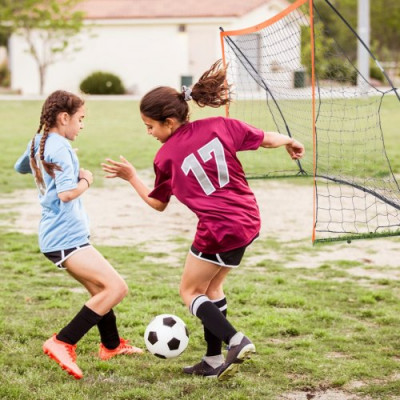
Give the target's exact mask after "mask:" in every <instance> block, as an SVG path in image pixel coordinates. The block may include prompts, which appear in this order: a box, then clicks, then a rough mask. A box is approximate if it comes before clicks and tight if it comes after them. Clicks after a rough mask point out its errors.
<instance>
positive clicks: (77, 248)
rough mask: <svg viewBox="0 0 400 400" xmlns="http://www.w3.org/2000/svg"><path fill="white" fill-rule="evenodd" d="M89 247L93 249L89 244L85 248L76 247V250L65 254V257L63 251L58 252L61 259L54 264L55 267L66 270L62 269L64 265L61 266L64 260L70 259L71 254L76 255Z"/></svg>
mask: <svg viewBox="0 0 400 400" xmlns="http://www.w3.org/2000/svg"><path fill="white" fill-rule="evenodd" d="M89 247H93V246H92V245H91V244H87V245H85V246H76V249H75V250H74V251H72V252H71V253H69V254H67V255H66V256H65V255H64V252H65V250H60V251H61V257H62V258H61V260H60V261H58V262H56V263H55V265H56V267H57V268H59V269H67V268H65V267H64V265H62V264H63V262H64V261H65V260H68V258H70V257H71V256H72V255H73V254H75V253H77V252H78V251H81V250H84V249H86V248H89Z"/></svg>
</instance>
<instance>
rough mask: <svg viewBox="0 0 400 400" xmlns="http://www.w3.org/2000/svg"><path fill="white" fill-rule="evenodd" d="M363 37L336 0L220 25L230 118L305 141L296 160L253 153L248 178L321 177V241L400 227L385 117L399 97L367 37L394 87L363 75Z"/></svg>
mask: <svg viewBox="0 0 400 400" xmlns="http://www.w3.org/2000/svg"><path fill="white" fill-rule="evenodd" d="M327 16H328V19H329V21H328V22H329V23H328V22H327V21H326V19H327ZM338 27H340V28H342V29H337V28H338ZM343 31H344V32H346V34H345V35H343ZM358 41H361V39H360V38H359V36H358V35H357V33H356V32H355V30H354V29H353V28H352V27H351V26H350V25H349V24H348V22H347V21H346V20H345V19H344V18H343V16H342V15H341V14H340V13H339V12H338V10H336V9H335V7H334V6H333V5H332V4H331V3H330V2H329V1H328V0H320V1H318V2H317V1H313V0H297V1H296V2H295V3H293V4H292V5H290V6H289V7H288V8H287V9H285V10H284V11H282V12H281V13H279V14H278V15H276V16H275V17H273V18H271V19H269V20H267V21H265V22H262V23H260V24H258V25H256V26H253V27H249V28H247V29H242V30H235V31H224V30H223V28H221V45H222V52H223V59H224V63H225V65H228V82H229V83H230V84H232V96H233V102H232V103H231V105H230V106H229V109H227V115H229V116H231V117H233V118H238V119H242V120H244V121H246V122H248V123H250V124H252V125H255V126H257V127H260V128H262V129H264V130H267V131H268V130H270V131H277V132H280V133H282V134H286V135H289V136H291V137H294V138H296V139H298V140H299V141H301V142H302V143H303V144H304V145H305V147H306V155H305V157H304V158H303V159H301V160H298V161H296V162H294V161H292V160H290V158H289V157H279V159H278V160H275V161H274V160H272V161H271V162H270V160H269V158H270V157H268V159H266V157H265V156H264V157H262V154H261V153H262V152H261V153H260V152H257V153H258V154H256V155H255V154H254V153H252V152H250V153H247V154H246V155H245V157H259V159H260V163H259V166H258V167H256V168H255V170H254V171H249V172H250V173H249V177H275V176H294V175H297V176H309V177H310V178H312V179H313V182H314V216H313V233H312V240H313V242H315V241H332V240H350V239H353V238H354V239H355V238H370V237H376V236H392V235H398V234H400V189H399V184H398V182H397V181H396V177H395V176H394V174H393V171H392V168H391V165H390V161H389V158H388V156H387V152H386V148H385V142H384V136H383V129H382V126H383V125H384V124H383V121H382V115H381V107H382V104H383V103H384V102H385V101H390V102H395V103H396V107H397V106H399V109H398V111H397V112H400V97H399V94H398V92H397V90H396V89H395V88H394V86H393V84H392V82H391V80H390V79H389V77H388V76H387V74H386V73H385V71H384V69H383V68H382V67H381V65H380V64H379V62H378V61H377V60H376V58H375V57H374V55H373V54H372V53H371V51H370V50H369V49H368V48H367V47H366V46H365V44H364V43H363V42H362V41H361V43H362V44H363V45H364V47H365V49H366V51H368V53H369V55H370V58H371V65H373V66H374V68H377V69H378V70H379V71H378V72H380V73H381V74H382V78H383V79H384V81H385V84H384V86H385V89H382V88H381V85H379V86H376V85H374V84H373V83H371V82H370V81H369V80H368V79H367V78H365V77H364V76H362V75H361V74H360V72H359V70H358V68H357V54H356V50H355V51H354V49H356V48H357V43H358ZM261 157H262V158H261ZM244 161H245V160H244ZM253 164H254V163H253ZM310 201H311V199H310Z"/></svg>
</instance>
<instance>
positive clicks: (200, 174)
mask: <svg viewBox="0 0 400 400" xmlns="http://www.w3.org/2000/svg"><path fill="white" fill-rule="evenodd" d="M197 152H198V153H199V155H200V157H201V159H202V160H203V161H204V162H207V161H210V160H211V158H212V154H211V153H214V157H215V162H216V164H217V171H218V182H219V186H220V187H224V186H225V185H226V184H227V183H228V182H229V172H228V166H227V165H226V161H225V153H224V148H223V146H222V144H221V142H220V141H219V139H218V138H215V139H213V140H211V141H210V142H208V143H207V144H206V145H204V146H203V147H201V148H200V149H199V150H198V151H197ZM181 168H182V171H183V172H184V173H185V175H188V174H189V172H190V171H192V172H193V174H194V176H195V177H196V179H197V181H198V182H199V184H200V186H201V188H202V189H203V190H204V193H205V194H206V195H207V196H208V195H210V194H211V193H213V192H215V190H216V189H215V187H214V185H213V184H212V183H211V181H210V178H209V177H208V176H207V174H206V173H205V171H204V169H203V167H202V166H201V165H200V163H199V161H198V160H197V158H196V157H195V155H194V154H193V153H191V154H189V155H188V156H187V157H186V158H185V159H184V160H183V163H182V166H181Z"/></svg>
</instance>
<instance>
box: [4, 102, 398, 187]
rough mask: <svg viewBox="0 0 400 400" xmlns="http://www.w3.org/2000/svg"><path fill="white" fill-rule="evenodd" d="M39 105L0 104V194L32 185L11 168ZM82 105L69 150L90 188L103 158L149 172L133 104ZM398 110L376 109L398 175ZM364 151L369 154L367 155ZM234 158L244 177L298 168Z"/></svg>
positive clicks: (276, 159) (380, 168)
mask: <svg viewBox="0 0 400 400" xmlns="http://www.w3.org/2000/svg"><path fill="white" fill-rule="evenodd" d="M41 105H42V102H41V101H20V100H15V101H0V120H1V121H2V131H1V133H0V136H1V143H2V147H3V149H7V151H4V152H3V155H2V157H1V158H0V176H1V178H0V190H1V191H2V192H10V191H12V190H14V189H21V188H26V187H29V186H30V185H31V182H32V179H31V177H29V176H19V177H17V176H16V175H15V173H14V172H13V170H12V168H13V165H14V163H15V161H16V159H17V158H18V157H19V155H20V154H21V153H22V152H23V151H24V149H25V146H26V145H27V143H28V141H29V140H30V139H31V137H33V135H34V133H35V131H36V129H37V127H38V120H39V115H40V110H41ZM235 106H236V104H234V105H233V107H235ZM289 106H290V105H289ZM86 107H87V116H86V120H85V129H84V130H83V131H82V132H81V133H80V135H79V137H78V139H77V140H76V141H75V142H74V143H73V146H74V147H77V148H79V152H78V155H79V159H80V162H81V166H82V167H83V168H87V169H90V170H92V171H93V172H94V173H95V178H96V179H95V185H97V186H101V184H102V181H103V180H102V179H98V178H99V176H102V175H103V173H102V172H101V168H100V163H101V162H102V161H104V159H105V158H106V157H112V158H118V157H119V156H120V155H121V154H123V155H124V156H125V157H126V158H127V159H128V160H130V161H131V162H132V163H133V164H134V165H135V167H136V168H137V169H139V170H141V169H148V168H152V160H153V157H154V154H155V153H156V151H157V149H158V148H159V143H158V142H157V141H155V140H154V138H152V137H150V136H149V135H147V134H146V130H145V127H144V125H143V122H142V121H141V119H140V115H139V111H138V102H137V101H123V100H121V101H90V100H89V101H87V105H86ZM399 107H400V104H399V102H398V100H397V98H396V97H395V96H388V97H386V98H385V100H384V102H383V106H382V111H381V116H382V121H381V122H382V126H383V130H384V133H385V137H384V139H385V146H386V150H387V154H388V157H389V160H390V161H391V165H392V168H393V171H394V173H397V174H398V173H400V161H399V160H400V146H398V142H399V135H398V130H397V127H398V126H399V125H400V113H399ZM264 108H265V106H263V110H264ZM211 115H224V109H223V108H220V109H212V108H209V107H208V108H205V109H200V108H198V107H193V114H192V119H193V120H195V119H198V118H201V117H204V116H211ZM263 117H265V112H263ZM257 118H259V117H257ZM257 118H255V119H254V120H252V122H253V123H255V124H256V126H260V127H262V128H264V129H266V130H268V129H270V130H271V129H275V128H274V124H273V123H272V120H268V119H267V121H266V122H263V123H261V121H259V119H257ZM263 124H264V125H265V126H264V125H263ZM295 136H296V135H295ZM300 139H301V140H303V139H302V138H300ZM303 141H304V143H305V144H307V146H308V148H307V156H306V157H307V159H306V160H305V161H304V162H305V163H307V165H308V166H310V165H311V164H310V163H312V160H311V159H312V157H311V154H312V151H311V148H310V145H311V134H310V137H309V138H304V140H303ZM351 148H352V147H351ZM359 149H360V151H362V150H363V146H361V145H360V147H359ZM364 153H365V152H364ZM366 153H367V155H368V153H369V151H367V152H366ZM371 154H373V153H371ZM337 157H338V156H337V155H335V156H334V157H332V159H331V163H335V162H339V164H340V165H342V168H343V170H345V171H346V170H349V169H351V168H350V167H349V166H350V165H351V163H353V162H354V157H348V158H347V159H346V157H344V155H343V154H342V157H340V158H339V159H337ZM239 158H240V160H241V161H242V162H243V164H244V167H245V170H246V172H247V173H248V174H249V175H253V174H265V173H269V172H275V171H290V170H291V171H296V168H297V167H296V166H295V164H294V162H293V161H291V160H290V158H289V157H288V155H287V153H286V151H285V150H284V149H283V148H280V149H274V150H264V151H257V152H244V153H240V154H239ZM335 160H336V161H335ZM363 162H364V161H363ZM346 165H347V166H346ZM363 166H364V167H363V169H360V168H359V171H366V172H365V173H370V174H371V176H380V175H385V174H387V171H388V169H387V165H386V164H385V165H383V164H382V165H381V164H379V165H376V163H375V162H374V160H371V162H366V163H365V165H364V164H363ZM360 173H361V172H360ZM363 173H364V172H363Z"/></svg>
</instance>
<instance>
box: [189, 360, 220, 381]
mask: <svg viewBox="0 0 400 400" xmlns="http://www.w3.org/2000/svg"><path fill="white" fill-rule="evenodd" d="M222 365H223V364H221V365H220V366H219V367H217V368H213V367H212V366H211V365H209V364H207V363H206V362H205V361H204V360H201V361H200V362H199V363H197V364H196V365H193V366H191V367H184V368H183V372H184V373H185V374H190V375H198V376H204V377H206V378H216V377H217V376H218V372H219V370H220V369H221V367H222Z"/></svg>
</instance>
